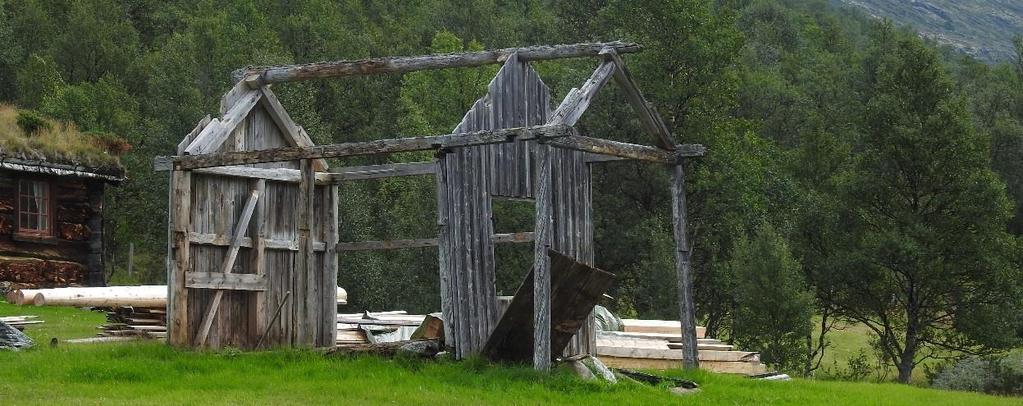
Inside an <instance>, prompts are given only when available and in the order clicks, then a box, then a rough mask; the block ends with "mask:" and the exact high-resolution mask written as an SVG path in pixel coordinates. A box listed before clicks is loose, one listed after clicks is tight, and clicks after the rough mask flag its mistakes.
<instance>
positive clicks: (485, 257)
mask: <svg viewBox="0 0 1023 406" xmlns="http://www.w3.org/2000/svg"><path fill="white" fill-rule="evenodd" d="M550 97H551V95H550V89H548V87H547V85H546V84H544V82H543V80H541V79H540V77H539V75H538V74H537V73H536V71H534V70H533V69H532V67H530V66H529V64H528V63H526V62H522V61H519V59H518V58H517V56H516V55H514V54H513V55H511V56H510V57H509V58H508V60H507V61H506V62H505V64H504V66H503V67H502V68H501V70H500V71H499V72H498V74H497V76H496V77H495V78H494V79H493V80H492V81H491V82H490V84H489V86H488V93H487V95H485V96H484V97H482V98H480V99H479V100H477V101H476V103H475V104H474V105H473V107H472V109H470V110H469V112H468V113H466V115H465V117H464V118H463V119H462V122H461V123H459V125H458V126H457V127H456V128H455V130H454V131H453V132H454V133H460V132H470V131H479V130H493V129H501V128H515V127H525V126H535V125H543V124H546V123H547V121H548V118H549V116H550V115H551V108H550ZM536 149H537V146H536V144H535V143H534V142H523V141H520V142H514V143H502V144H493V145H485V146H476V147H467V148H456V149H454V150H452V151H450V152H448V153H445V154H442V155H441V156H440V158H439V165H438V170H439V173H438V202H439V204H438V207H440V208H441V213H439V214H438V216H439V223H440V225H441V237H440V239H439V241H440V248H439V250H440V266H441V284H442V286H441V291H442V295H441V296H442V298H441V306H442V312H443V313H444V314H445V319H446V321H447V323H445V329H446V331H445V333H446V334H447V337H453V338H454V351H455V355H456V357H458V358H464V357H467V356H469V355H472V354H475V353H478V352H479V351H480V350H481V349H482V348H483V346H484V344H485V343H486V340H487V338H488V337H489V335H490V332H491V331H492V330H493V328H494V326H495V325H496V324H497V321H498V319H499V318H500V311H499V310H498V304H497V295H496V287H495V278H496V277H495V273H496V270H495V269H496V264H495V263H494V243H493V241H492V239H491V235H493V234H494V230H493V211H492V199H493V198H502V197H506V198H519V199H521V198H528V199H531V198H533V192H534V187H535V186H534V182H535V180H536V179H535V178H536V174H535V168H536V162H535V159H534V155H535V152H536V151H535V150H536ZM551 162H552V165H551V170H552V180H553V182H552V183H553V184H552V185H550V187H551V192H552V195H553V207H554V210H553V213H552V214H553V216H552V218H553V225H552V237H553V238H552V241H551V244H552V248H553V249H555V250H558V251H560V252H563V253H565V254H566V255H569V256H572V257H573V258H575V259H577V260H579V261H580V262H584V263H587V264H591V265H592V264H593V230H592V227H593V226H592V221H591V214H590V213H591V207H590V206H591V205H590V171H589V166H588V164H587V163H586V162H585V161H584V154H583V153H582V152H578V151H569V150H562V149H555V150H554V151H553V152H552V154H551ZM445 208H446V210H445ZM523 271H527V270H523ZM554 327H555V328H556V326H554ZM593 341H594V331H593V322H592V317H590V321H589V323H587V324H586V325H584V327H583V329H582V330H580V333H579V334H578V335H577V336H576V338H575V339H573V341H572V343H571V344H570V345H569V347H568V349H567V350H566V355H575V354H592V353H593V350H594V349H595V347H594V345H593Z"/></svg>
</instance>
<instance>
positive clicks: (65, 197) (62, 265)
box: [0, 107, 124, 289]
mask: <svg viewBox="0 0 1023 406" xmlns="http://www.w3.org/2000/svg"><path fill="white" fill-rule="evenodd" d="M14 114H17V112H16V111H15V110H14V109H13V108H10V107H3V111H0V116H3V117H2V119H3V120H7V119H8V118H12V117H13V115H14ZM4 128H7V131H8V132H9V133H6V134H0V138H2V139H3V144H4V145H6V146H10V145H20V146H21V147H20V148H19V149H14V148H3V147H0V283H3V284H5V285H8V286H6V288H9V289H20V288H37V287H57V286H69V285H89V286H101V285H103V284H104V283H105V281H104V273H103V221H102V219H103V193H104V190H105V188H106V186H107V185H109V184H117V183H120V182H121V181H123V180H124V170H123V169H122V168H121V166H120V164H119V163H118V162H117V160H116V158H113V157H109V158H107V159H104V160H103V162H104V163H103V164H97V165H89V164H83V163H81V161H79V160H78V159H76V158H77V157H75V156H74V155H73V154H71V153H69V152H68V151H64V150H61V149H59V148H58V147H50V148H33V143H32V140H29V139H28V138H29V137H32V135H30V134H24V133H22V132H21V131H20V130H16V129H15V128H14V127H12V126H6V127H4ZM15 132H17V133H15ZM70 136H74V137H82V138H83V142H91V141H88V140H86V139H88V138H89V136H88V135H84V134H78V133H75V134H71V135H70ZM57 145H60V144H57Z"/></svg>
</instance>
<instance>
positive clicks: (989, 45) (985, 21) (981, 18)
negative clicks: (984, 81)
mask: <svg viewBox="0 0 1023 406" xmlns="http://www.w3.org/2000/svg"><path fill="white" fill-rule="evenodd" d="M835 1H836V2H838V3H840V4H845V5H848V6H853V7H858V8H861V9H862V10H863V11H865V12H866V13H867V14H869V15H871V16H873V17H876V18H889V19H891V20H892V21H894V22H896V23H897V24H906V25H912V26H913V27H915V28H916V29H917V30H918V31H920V33H921V34H922V35H923V36H926V37H928V38H933V39H934V40H936V41H937V42H939V43H941V44H945V45H949V46H952V47H954V48H956V49H958V50H960V51H962V52H965V53H967V54H970V55H973V56H975V57H977V58H979V59H982V60H986V61H1005V60H1009V59H1010V58H1012V57H1013V56H1014V51H1013V46H1012V37H1013V36H1014V35H1016V34H1023V0H835Z"/></svg>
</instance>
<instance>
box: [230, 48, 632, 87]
mask: <svg viewBox="0 0 1023 406" xmlns="http://www.w3.org/2000/svg"><path fill="white" fill-rule="evenodd" d="M605 48H611V49H614V51H615V52H617V53H619V54H623V53H631V52H639V51H640V46H639V45H638V44H635V43H627V42H621V41H615V42H599V43H583V44H569V45H545V46H535V47H525V48H505V49H496V50H489V51H478V52H462V53H453V54H435V55H422V56H398V57H382V58H368V59H360V60H354V61H331V62H314V63H306V64H299V65H279V66H249V67H246V68H242V69H238V70H236V71H234V72H233V73H232V74H231V77H232V78H233V79H234V80H235V81H236V82H237V81H239V80H242V79H243V78H246V77H250V76H253V75H257V76H258V83H259V84H261V85H265V84H269V83H281V82H298V81H303V80H312V79H328V78H339V77H344V76H356V75H377V74H384V73H404V72H413V71H419V70H429V69H448V68H469V67H476V66H484V65H492V64H499V63H504V61H505V59H507V58H508V56H509V55H511V54H515V53H517V54H518V57H519V60H521V61H543V60H551V59H563V58H579V57H594V56H599V55H600V52H601V50H603V49H605Z"/></svg>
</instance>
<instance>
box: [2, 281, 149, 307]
mask: <svg viewBox="0 0 1023 406" xmlns="http://www.w3.org/2000/svg"><path fill="white" fill-rule="evenodd" d="M7 302H9V303H13V304H17V305H36V306H75V307H111V308H113V307H122V306H138V307H166V306H167V286H166V285H143V286H106V287H91V288H85V287H71V288H53V289H19V290H14V291H11V292H9V293H8V294H7Z"/></svg>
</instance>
